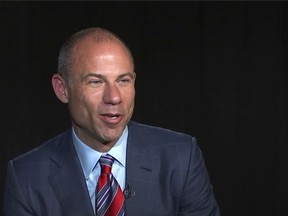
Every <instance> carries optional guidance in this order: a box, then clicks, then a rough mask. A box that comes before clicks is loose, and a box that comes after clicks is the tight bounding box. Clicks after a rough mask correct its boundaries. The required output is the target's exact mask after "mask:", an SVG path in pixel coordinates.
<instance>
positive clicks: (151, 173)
mask: <svg viewBox="0 0 288 216" xmlns="http://www.w3.org/2000/svg"><path fill="white" fill-rule="evenodd" d="M129 126H130V127H129V137H128V143H127V155H126V157H127V161H126V167H127V169H126V189H128V188H127V187H128V185H130V191H131V192H133V193H132V194H131V195H130V196H128V197H127V198H126V202H125V205H126V213H127V215H137V214H139V212H141V215H143V216H144V215H149V213H148V212H147V210H149V206H151V205H152V204H151V202H152V200H151V199H150V198H151V196H153V187H152V186H153V182H154V181H155V179H157V175H158V173H159V168H160V163H159V159H158V158H156V157H155V156H153V155H150V154H148V153H147V149H146V147H147V143H145V140H146V139H145V137H141V135H140V134H141V133H139V132H138V131H137V129H138V128H137V125H134V123H133V122H132V123H130V124H129ZM134 193H135V194H134Z"/></svg>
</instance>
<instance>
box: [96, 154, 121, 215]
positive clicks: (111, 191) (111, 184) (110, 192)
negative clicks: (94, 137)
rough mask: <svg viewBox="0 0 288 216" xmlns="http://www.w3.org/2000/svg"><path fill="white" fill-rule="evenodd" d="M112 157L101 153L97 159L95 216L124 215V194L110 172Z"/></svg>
mask: <svg viewBox="0 0 288 216" xmlns="http://www.w3.org/2000/svg"><path fill="white" fill-rule="evenodd" d="M113 162H114V158H113V157H111V156H110V155H108V154H107V155H102V156H101V158H100V159H99V163H100V166H101V174H100V176H99V179H98V183H97V189H96V215H97V216H124V215H125V212H124V195H123V193H122V190H121V188H120V186H119V184H118V182H117V180H116V179H115V178H114V176H113V175H112V173H111V167H112V164H113Z"/></svg>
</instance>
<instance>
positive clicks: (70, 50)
mask: <svg viewBox="0 0 288 216" xmlns="http://www.w3.org/2000/svg"><path fill="white" fill-rule="evenodd" d="M84 40H89V41H90V42H91V43H111V42H116V43H119V44H121V45H122V46H123V47H124V48H125V49H126V50H127V53H128V55H129V56H130V58H131V63H132V64H133V65H134V63H133V56H132V54H131V51H130V49H129V48H128V46H127V45H126V44H125V43H124V41H122V40H121V38H120V37H119V36H117V35H116V34H114V33H112V32H110V31H108V30H106V29H103V28H99V27H91V28H87V29H83V30H81V31H79V32H76V33H74V34H73V35H72V36H71V37H70V38H68V40H67V41H65V42H64V44H63V45H62V47H61V49H60V53H59V57H58V73H59V74H61V76H62V77H63V78H64V79H65V80H66V81H68V80H69V72H70V71H71V70H72V67H73V56H74V54H75V50H76V47H77V45H79V44H80V43H81V42H82V41H84Z"/></svg>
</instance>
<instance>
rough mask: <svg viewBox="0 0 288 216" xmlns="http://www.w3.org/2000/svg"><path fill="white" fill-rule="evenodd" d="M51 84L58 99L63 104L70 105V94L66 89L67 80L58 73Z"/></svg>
mask: <svg viewBox="0 0 288 216" xmlns="http://www.w3.org/2000/svg"><path fill="white" fill-rule="evenodd" d="M51 82H52V86H53V89H54V92H55V94H56V96H57V97H58V99H59V100H60V101H62V102H63V103H68V94H67V92H66V88H65V80H64V79H63V78H62V76H61V75H60V74H58V73H55V74H53V76H52V79H51Z"/></svg>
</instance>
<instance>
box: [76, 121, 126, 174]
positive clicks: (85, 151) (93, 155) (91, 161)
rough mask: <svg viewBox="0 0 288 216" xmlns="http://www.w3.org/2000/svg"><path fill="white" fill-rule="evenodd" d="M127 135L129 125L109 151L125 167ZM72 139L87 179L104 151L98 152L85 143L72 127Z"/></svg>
mask: <svg viewBox="0 0 288 216" xmlns="http://www.w3.org/2000/svg"><path fill="white" fill-rule="evenodd" d="M127 137H128V127H127V126H126V127H125V128H124V131H123V133H122V135H121V136H120V138H119V140H118V141H117V142H116V144H115V145H114V146H113V147H112V148H111V149H110V150H109V151H108V152H107V154H110V155H111V156H112V157H114V158H115V159H116V160H117V161H118V162H119V163H120V164H121V166H123V167H125V165H126V147H127ZM72 139H73V143H74V146H75V149H76V152H77V155H78V157H79V160H80V164H81V166H82V170H83V172H84V175H85V179H87V178H88V177H89V175H90V174H91V172H92V171H93V169H94V167H95V166H96V164H97V162H98V160H99V158H100V157H101V155H102V154H103V152H98V151H96V150H94V149H92V148H90V147H89V146H87V145H86V144H84V143H83V142H82V141H81V140H80V139H79V138H78V137H77V135H76V133H75V131H74V129H73V127H72Z"/></svg>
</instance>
